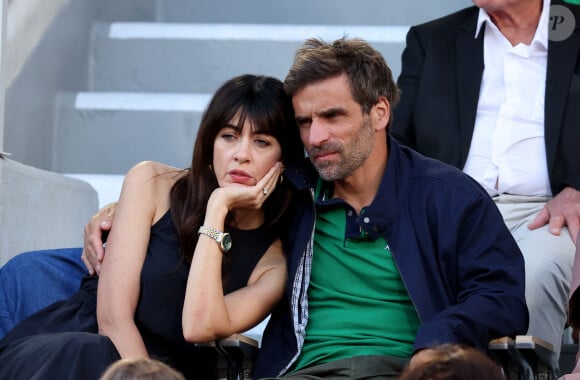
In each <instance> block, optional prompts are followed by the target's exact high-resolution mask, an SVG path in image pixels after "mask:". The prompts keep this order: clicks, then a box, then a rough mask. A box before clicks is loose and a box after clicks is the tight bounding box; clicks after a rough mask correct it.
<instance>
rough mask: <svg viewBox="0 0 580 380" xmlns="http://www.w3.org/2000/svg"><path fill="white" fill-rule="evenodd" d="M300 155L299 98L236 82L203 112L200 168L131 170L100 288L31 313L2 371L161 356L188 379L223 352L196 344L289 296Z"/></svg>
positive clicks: (75, 375)
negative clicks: (283, 237)
mask: <svg viewBox="0 0 580 380" xmlns="http://www.w3.org/2000/svg"><path fill="white" fill-rule="evenodd" d="M301 158H303V148H302V145H301V143H300V139H299V136H298V131H297V128H296V127H295V121H294V113H293V111H292V104H291V101H290V99H289V98H288V97H287V96H286V94H285V93H284V89H283V86H282V83H281V82H280V81H279V80H277V79H274V78H268V77H262V76H253V75H244V76H240V77H236V78H234V79H231V80H229V81H227V82H226V83H225V84H224V85H223V86H222V87H221V88H220V89H219V90H218V91H217V92H216V93H215V95H214V97H213V99H212V101H211V102H210V104H209V105H208V108H207V110H206V112H205V113H204V115H203V118H202V121H201V124H200V127H199V132H198V136H197V139H196V143H195V147H194V152H193V159H192V162H191V167H190V168H188V169H183V170H181V169H177V168H172V167H169V166H167V165H163V164H160V163H156V162H143V163H140V164H138V165H136V166H135V167H133V168H132V169H131V170H130V171H129V172H128V173H127V175H126V177H125V181H124V184H123V189H122V192H121V197H120V200H119V204H118V207H117V211H116V217H115V228H114V230H112V231H111V233H110V236H109V238H108V241H107V255H106V257H107V258H106V260H104V262H103V265H102V268H101V271H100V274H99V278H98V285H97V278H96V277H95V276H89V277H86V278H85V279H84V280H83V284H82V285H81V289H80V290H79V291H78V292H77V294H75V295H74V296H73V297H72V298H71V299H68V300H65V301H62V302H59V303H56V304H53V305H51V306H49V307H47V308H46V309H43V310H41V311H40V312H38V313H37V314H34V315H32V316H31V317H29V318H28V319H26V320H24V321H23V322H22V323H20V324H19V325H18V326H16V328H15V329H13V330H12V331H11V332H10V333H8V334H7V335H6V337H5V338H4V339H3V340H2V341H0V378H2V379H20V378H21V379H29V378H33V377H34V378H35V379H49V378H50V379H54V378H58V379H98V378H99V376H100V375H101V374H102V373H103V371H104V370H105V369H106V368H107V367H108V366H109V365H110V364H111V363H112V362H114V361H116V360H118V359H121V358H143V357H145V358H146V357H153V358H156V359H160V360H163V361H165V362H166V363H168V364H169V365H171V366H172V367H174V368H176V369H178V370H180V371H181V372H183V373H184V375H185V376H186V377H187V378H194V377H195V378H209V377H210V376H211V375H212V371H213V370H214V368H213V362H214V360H212V359H213V358H207V357H202V354H201V351H199V350H198V349H197V348H196V346H195V345H194V344H192V342H205V341H211V340H214V339H216V338H220V337H225V336H229V335H231V334H233V333H236V332H241V331H245V330H247V329H249V328H251V327H253V326H254V325H256V324H257V323H259V322H260V321H261V320H262V319H263V318H264V317H265V316H266V315H267V314H268V313H269V312H270V309H271V308H272V307H273V306H274V305H275V304H276V303H277V302H278V301H279V300H280V298H281V297H282V294H283V289H284V284H285V279H286V259H285V257H284V254H283V251H282V244H281V242H280V239H279V236H280V232H281V228H282V226H283V225H284V223H285V221H286V217H287V211H288V208H289V207H288V206H289V204H290V200H291V196H292V193H291V190H290V188H288V187H286V184H285V183H283V181H282V180H281V178H280V173H281V171H282V167H283V164H290V163H292V162H294V161H296V160H300V159H301Z"/></svg>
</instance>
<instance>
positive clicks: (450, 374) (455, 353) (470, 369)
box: [399, 344, 505, 380]
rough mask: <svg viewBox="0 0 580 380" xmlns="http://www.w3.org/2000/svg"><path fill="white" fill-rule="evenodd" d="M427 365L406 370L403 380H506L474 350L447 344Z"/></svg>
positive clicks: (485, 357)
mask: <svg viewBox="0 0 580 380" xmlns="http://www.w3.org/2000/svg"><path fill="white" fill-rule="evenodd" d="M430 352H431V357H430V359H429V360H427V361H426V362H423V363H421V364H418V365H415V366H412V365H411V366H408V367H407V368H405V370H404V371H403V373H402V374H401V377H400V378H399V380H505V377H504V375H503V374H502V371H501V369H500V368H499V367H498V365H497V364H496V363H494V362H493V361H492V360H491V359H490V358H489V357H488V356H486V355H485V354H484V353H482V352H481V351H479V350H476V349H475V348H473V347H468V346H464V345H460V344H444V345H441V346H438V347H436V348H435V349H433V350H431V351H430Z"/></svg>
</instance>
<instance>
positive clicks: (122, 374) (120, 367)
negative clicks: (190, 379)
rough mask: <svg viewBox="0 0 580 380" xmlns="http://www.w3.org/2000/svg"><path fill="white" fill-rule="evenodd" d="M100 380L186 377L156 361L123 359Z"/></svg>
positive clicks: (155, 379)
mask: <svg viewBox="0 0 580 380" xmlns="http://www.w3.org/2000/svg"><path fill="white" fill-rule="evenodd" d="M100 380H185V377H184V376H183V375H182V374H181V373H179V372H177V371H176V370H174V369H173V368H171V367H170V366H168V365H167V364H165V363H162V362H160V361H158V360H155V359H147V358H140V359H121V360H118V361H116V362H115V363H113V364H111V365H110V366H109V368H107V370H106V371H105V373H103V375H102V376H101V379H100Z"/></svg>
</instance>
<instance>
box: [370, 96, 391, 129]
mask: <svg viewBox="0 0 580 380" xmlns="http://www.w3.org/2000/svg"><path fill="white" fill-rule="evenodd" d="M371 116H372V118H373V122H374V123H373V125H374V127H375V130H376V131H378V130H381V129H386V128H387V125H388V124H389V120H390V118H391V105H390V104H389V101H388V99H387V98H386V97H384V96H380V97H379V100H377V102H376V103H375V105H374V106H373V108H372V109H371Z"/></svg>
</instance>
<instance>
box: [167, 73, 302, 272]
mask: <svg viewBox="0 0 580 380" xmlns="http://www.w3.org/2000/svg"><path fill="white" fill-rule="evenodd" d="M238 112H239V115H240V118H239V120H238V126H239V127H240V128H241V127H242V126H243V125H244V123H245V121H246V120H247V121H249V122H250V124H251V125H252V128H253V130H254V131H256V132H260V133H265V134H268V135H271V136H273V137H274V138H276V140H277V141H278V143H279V144H280V147H281V149H282V162H283V163H284V165H289V164H291V163H294V162H297V161H298V160H301V159H302V158H303V157H304V149H303V147H302V143H301V142H300V136H299V133H298V128H297V127H296V122H295V119H294V111H293V109H292V102H291V99H290V98H289V97H288V95H286V93H285V92H284V87H283V84H282V82H281V81H280V80H278V79H276V78H271V77H266V76H256V75H249V74H246V75H241V76H238V77H235V78H232V79H230V80H228V81H227V82H225V83H224V84H223V85H222V86H221V87H220V88H219V89H218V90H217V91H216V92H215V94H214V96H213V98H212V100H211V101H210V103H209V105H208V107H207V109H206V110H205V112H204V114H203V117H202V120H201V123H200V126H199V130H198V133H197V138H196V140H195V145H194V149H193V158H192V160H191V167H190V168H189V170H188V172H187V175H185V176H183V177H182V178H180V179H179V180H178V181H177V182H176V183H175V184H174V185H173V187H172V189H171V194H170V202H171V203H170V208H171V216H172V218H173V222H174V224H175V227H176V229H177V232H178V235H179V237H180V240H181V255H182V258H183V259H185V260H186V261H187V262H191V258H192V256H193V252H194V250H195V246H196V244H197V239H198V234H197V230H198V229H199V227H200V226H201V224H202V223H203V220H204V218H205V210H206V205H207V202H208V200H209V197H210V195H211V193H212V191H213V190H214V189H216V188H217V187H218V182H217V179H216V177H215V174H214V173H213V171H212V170H210V165H212V163H213V146H214V141H215V139H216V136H217V135H218V133H219V131H220V130H221V129H222V128H223V127H225V126H227V125H228V124H230V122H231V121H232V119H233V118H234V116H236V114H238ZM291 195H292V194H291V189H290V188H289V187H288V186H287V183H286V182H283V183H282V184H279V185H278V186H276V189H275V191H274V192H273V193H272V194H271V195H270V196H269V197H268V199H267V200H266V202H264V205H263V210H264V215H265V221H264V223H265V224H266V226H268V228H273V229H274V230H275V233H277V234H279V233H280V227H281V225H282V224H283V220H284V218H285V214H286V211H287V208H288V205H289V203H290V200H291ZM232 223H233V220H232V219H231V218H230V217H227V218H226V229H227V226H228V225H231V224H232Z"/></svg>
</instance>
